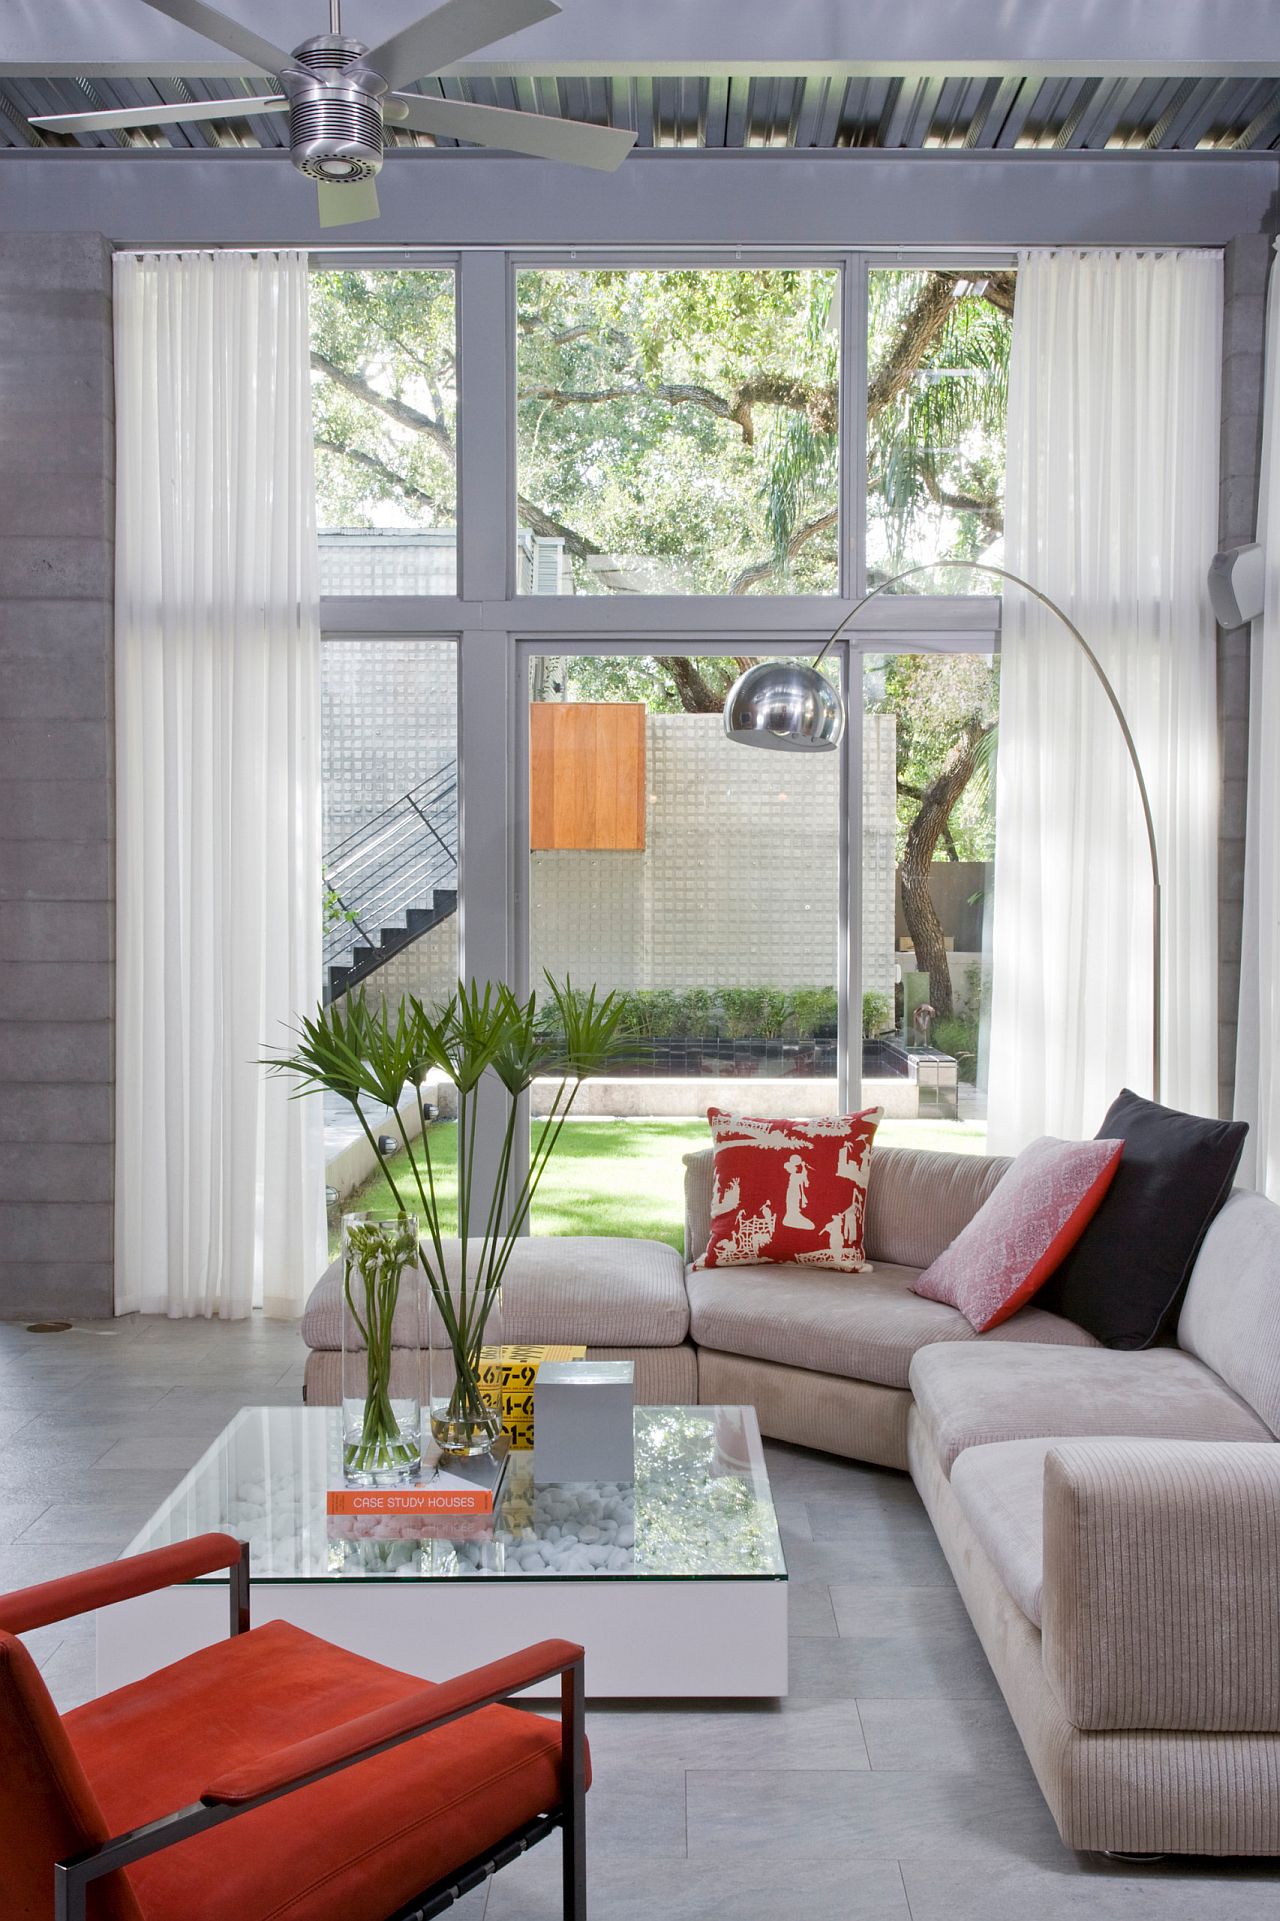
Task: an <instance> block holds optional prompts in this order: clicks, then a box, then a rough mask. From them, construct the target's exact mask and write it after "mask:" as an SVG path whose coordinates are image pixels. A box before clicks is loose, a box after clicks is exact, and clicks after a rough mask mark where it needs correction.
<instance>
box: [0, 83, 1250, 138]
mask: <svg viewBox="0 0 1280 1921" xmlns="http://www.w3.org/2000/svg"><path fill="white" fill-rule="evenodd" d="M252 90H253V89H252V88H251V85H250V83H248V82H246V81H244V80H242V79H236V80H232V79H228V80H220V79H188V80H176V79H172V78H166V77H165V76H164V75H156V76H148V77H146V78H139V79H132V80H125V79H120V78H110V79H108V78H103V77H94V78H81V79H67V78H62V79H43V80H41V79H26V78H23V79H17V78H12V77H7V78H5V79H4V80H3V82H0V145H3V146H8V147H19V146H48V147H80V148H83V149H85V150H87V151H91V150H94V149H101V148H103V147H182V148H194V149H197V150H203V151H206V152H208V153H210V154H216V153H217V152H218V151H219V149H223V148H236V147H259V146H260V147H275V148H279V147H283V146H285V145H287V140H288V120H287V117H286V116H285V115H279V116H270V115H269V116H266V117H259V118H257V119H254V120H248V121H241V120H229V121H225V122H204V123H194V124H187V125H184V124H183V123H181V122H179V123H178V124H177V125H175V126H172V127H167V128H161V127H152V128H147V129H145V130H138V131H125V132H121V133H86V134H84V135H75V136H73V135H66V134H53V133H38V132H36V131H35V130H34V129H33V128H30V127H28V126H27V117H28V115H31V114H49V113H74V112H77V111H78V112H85V113H87V112H90V111H92V110H93V109H95V108H98V109H107V108H115V107H128V106H141V105H147V106H154V105H156V104H157V103H159V102H162V101H175V100H216V99H218V98H230V97H232V96H233V95H236V94H247V93H249V92H250V91H252ZM420 91H422V92H423V93H428V94H443V95H445V96H446V97H447V98H449V99H453V100H474V101H478V102H481V103H483V104H487V105H491V106H501V107H519V108H522V109H524V110H525V111H526V112H538V113H546V114H551V115H563V116H565V117H567V118H569V119H581V120H592V121H596V122H597V123H600V124H603V125H612V126H619V127H634V128H635V129H636V132H637V134H638V136H639V145H640V146H642V147H705V148H729V149H734V148H743V147H797V148H833V147H873V148H880V149H882V150H895V149H896V150H908V151H909V150H919V149H921V148H926V147H927V148H948V149H951V150H953V151H964V150H966V149H967V150H970V151H978V150H982V149H984V148H996V149H1000V150H1005V151H1007V150H1009V149H1013V148H1025V149H1039V150H1041V151H1046V150H1048V151H1058V152H1063V151H1081V152H1093V151H1097V150H1099V149H1102V148H1113V149H1127V150H1129V151H1131V152H1132V151H1143V150H1145V151H1149V152H1162V153H1170V152H1179V153H1186V152H1188V151H1229V152H1236V153H1239V152H1248V151H1257V152H1259V153H1261V152H1266V151H1275V150H1276V149H1277V148H1280V76H1278V77H1276V78H1266V79H1257V78H1254V79H1247V78H1240V77H1233V78H1214V77H1208V78H1199V79H1185V78H1179V77H1178V76H1177V75H1169V76H1168V77H1166V78H1162V79H1161V78H1151V77H1147V78H1141V79H1139V78H1133V79H1124V78H1116V77H1114V76H1112V77H1109V78H1106V79H1099V78H1096V77H1095V78H1089V77H1087V76H1083V77H1080V78H1076V79H1064V78H1062V77H1060V76H1055V77H1050V78H1046V77H1045V76H1044V75H1041V74H1034V73H1028V74H1022V75H1017V76H1009V77H994V76H989V77H985V78H984V77H981V76H975V77H973V78H962V77H961V78H957V77H949V78H943V77H942V76H939V75H919V76H917V75H911V76H903V77H899V78H896V79H895V78H888V77H884V76H877V77H870V76H868V75H866V74H849V75H844V76H840V75H836V76H835V77H828V78H813V77H797V76H779V77H777V78H767V77H761V76H758V75H757V76H753V77H745V76H744V77H742V78H716V77H712V78H707V77H705V76H702V77H700V76H697V75H693V76H690V77H689V78H687V79H682V78H672V77H656V78H653V79H637V78H633V77H626V78H621V77H620V78H614V79H610V78H567V79H554V78H538V77H529V76H516V77H513V78H493V79H488V78H479V77H476V78H471V77H468V78H465V79H452V78H450V79H443V80H428V81H423V82H422V83H421V88H420ZM389 134H390V142H391V144H393V145H396V146H404V145H413V146H430V145H431V144H432V143H431V141H430V139H429V137H428V136H427V135H424V134H406V133H403V132H400V131H398V130H389ZM439 144H440V145H442V146H445V145H454V144H456V143H454V142H451V141H450V142H446V141H441V142H440V143H439Z"/></svg>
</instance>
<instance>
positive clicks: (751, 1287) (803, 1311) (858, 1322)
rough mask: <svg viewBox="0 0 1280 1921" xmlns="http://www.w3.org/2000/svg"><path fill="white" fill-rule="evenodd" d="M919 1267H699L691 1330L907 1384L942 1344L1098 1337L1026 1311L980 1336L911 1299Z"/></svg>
mask: <svg viewBox="0 0 1280 1921" xmlns="http://www.w3.org/2000/svg"><path fill="white" fill-rule="evenodd" d="M918 1277H919V1269H918V1268H914V1267H894V1266H893V1265H891V1264H890V1263H888V1262H877V1263H876V1265H875V1266H874V1267H873V1268H865V1269H864V1270H863V1272H862V1273H861V1274H838V1273H829V1272H823V1270H822V1269H820V1268H811V1267H774V1266H771V1265H767V1266H763V1267H730V1268H691V1269H690V1270H689V1274H688V1286H689V1308H690V1325H691V1328H692V1331H693V1338H694V1340H695V1341H696V1342H697V1344H698V1346H699V1347H710V1348H715V1349H716V1350H717V1351H718V1352H720V1353H722V1354H743V1355H747V1356H749V1357H750V1358H751V1359H752V1360H757V1361H780V1362H782V1363H783V1364H784V1365H785V1366H788V1367H805V1368H810V1369H812V1370H813V1371H814V1372H816V1373H819V1374H838V1375H843V1376H845V1377H846V1378H847V1379H849V1380H854V1381H874V1382H876V1383H877V1384H878V1385H880V1386H882V1387H906V1385H907V1376H908V1372H909V1370H910V1367H911V1359H912V1356H913V1355H914V1354H915V1353H916V1352H917V1351H918V1350H919V1349H920V1348H922V1347H927V1346H928V1345H929V1344H930V1343H931V1342H933V1341H965V1342H969V1341H977V1340H979V1339H980V1340H982V1341H983V1342H987V1341H1004V1342H1009V1341H1055V1342H1056V1341H1065V1342H1074V1343H1082V1344H1085V1345H1087V1344H1089V1343H1090V1341H1091V1340H1092V1336H1091V1335H1088V1334H1086V1333H1085V1331H1084V1329H1083V1328H1080V1327H1076V1326H1075V1324H1074V1323H1073V1322H1071V1321H1064V1320H1061V1319H1060V1318H1059V1317H1058V1316H1057V1315H1055V1314H1046V1313H1044V1312H1043V1311H1042V1310H1041V1309H1040V1308H1038V1307H1024V1308H1023V1309H1022V1311H1021V1313H1019V1314H1015V1315H1014V1316H1013V1318H1012V1319H1011V1320H1008V1321H1005V1322H1003V1323H1002V1325H1001V1326H999V1327H997V1328H993V1329H992V1331H991V1332H990V1333H989V1334H984V1335H981V1336H979V1335H977V1334H975V1333H974V1331H973V1329H972V1328H971V1327H970V1325H969V1323H968V1321H966V1320H965V1318H964V1315H963V1314H960V1313H958V1312H957V1310H956V1309H955V1308H954V1307H945V1306H943V1304H942V1303H941V1302H939V1301H925V1300H922V1299H921V1298H920V1296H919V1295H918V1294H913V1293H912V1291H911V1290H912V1287H913V1285H914V1283H915V1281H916V1280H917V1279H918Z"/></svg>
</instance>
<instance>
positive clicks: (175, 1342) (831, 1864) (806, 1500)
mask: <svg viewBox="0 0 1280 1921" xmlns="http://www.w3.org/2000/svg"><path fill="white" fill-rule="evenodd" d="M302 1366H303V1349H302V1344H301V1341H300V1338H299V1336H298V1334H297V1331H296V1329H294V1328H293V1327H289V1326H282V1325H279V1324H272V1323H270V1322H264V1321H263V1320H262V1319H261V1317H260V1316H255V1317H254V1318H253V1319H252V1320H250V1321H244V1322H238V1323H234V1324H230V1325H224V1324H221V1323H216V1322H215V1323H207V1322H203V1321H189V1322H173V1321H166V1320H157V1319H146V1320H142V1319H139V1318H136V1317H134V1318H131V1319H129V1320H125V1321H118V1322H114V1323H110V1324H105V1325H97V1326H92V1327H87V1328H84V1329H77V1330H74V1331H73V1332H71V1333H68V1334H59V1335H33V1334H28V1333H27V1332H26V1331H25V1330H23V1329H21V1328H17V1327H5V1326H0V1591H3V1589H7V1588H13V1587H19V1586H23V1585H25V1584H26V1583H28V1582H32V1581H37V1580H41V1579H44V1578H47V1577H48V1576H50V1575H53V1574H62V1573H70V1572H72V1571H73V1570H74V1569H77V1568H81V1567H86V1566H90V1565H92V1564H93V1563H95V1562H98V1561H102V1560H106V1559H109V1558H111V1557H112V1556H114V1555H115V1554H117V1553H118V1552H119V1551H120V1550H121V1549H122V1548H123V1547H124V1546H125V1545H126V1543H127V1542H128V1541H129V1539H130V1538H131V1537H132V1535H133V1534H134V1533H135V1532H136V1531H137V1529H138V1528H139V1527H140V1525H141V1524H142V1522H143V1521H144V1520H146V1518H147V1516H148V1515H149V1514H150V1513H151V1511H152V1510H153V1509H154V1508H155V1507H156V1506H157V1505H158V1503H159V1502H160V1500H161V1499H162V1498H163V1496H164V1495H165V1494H167V1493H168V1492H169V1490H170V1489H171V1487H172V1486H173V1484H174V1482H175V1480H176V1479H177V1477H178V1476H179V1474H180V1473H181V1472H182V1470H183V1469H185V1468H186V1467H187V1466H189V1465H190V1464H191V1463H192V1462H193V1461H194V1460H195V1459H196V1458H197V1457H198V1456H199V1454H200V1453H202V1452H203V1450H204V1448H205V1447H206V1446H207V1445H208V1444H209V1442H210V1441H212V1440H213V1439H214V1437H215V1436H216V1434H217V1433H218V1432H219V1430H220V1429H221V1428H222V1427H223V1426H225V1424H226V1423H227V1422H228V1421H229V1420H230V1419H231V1417H232V1415H233V1414H234V1413H235V1412H236V1410H237V1408H238V1407H240V1406H241V1405H242V1404H244V1403H258V1404H261V1403H264V1402H292V1401H294V1400H296V1399H297V1397H298V1395H299V1394H300V1392H301V1385H302ZM768 1457H769V1468H770V1473H771V1476H772V1479H773V1486H774V1492H775V1497H776V1500H777V1504H778V1512H779V1518H780V1520H781V1523H782V1527H783V1537H784V1542H785V1546H786V1551H787V1561H788V1566H789V1568H790V1572H791V1597H790V1598H791V1621H792V1642H791V1649H792V1675H791V1679H792V1691H791V1694H790V1696H789V1698H788V1699H787V1700H786V1701H785V1702H783V1703H780V1704H778V1705H776V1706H770V1705H763V1706H762V1705H741V1706H738V1705H729V1706H723V1705H712V1704H699V1703H688V1702H685V1703H681V1704H678V1705H674V1706H672V1707H669V1708H649V1707H645V1708H635V1707H613V1708H593V1709H592V1710H591V1712H590V1713H589V1717H588V1731H589V1734H590V1738H591V1743H592V1750H593V1756H594V1766H595V1777H596V1778H595V1785H594V1787H593V1789H592V1791H591V1794H590V1797H589V1800H588V1837H589V1841H588V1845H589V1873H590V1889H591V1895H590V1914H591V1917H592V1921H713V1918H718V1917H722V1916H728V1917H732V1921H776V1918H777V1917H780V1916H782V1915H792V1914H795V1915H799V1916H803V1917H804V1921H1113V1918H1114V1921H1141V1918H1142V1917H1146V1916H1148V1915H1157V1914H1158V1915H1159V1916H1160V1921H1205V1918H1206V1917H1212V1921H1274V1917H1275V1916H1276V1915H1277V1913H1280V1864H1277V1865H1275V1866H1271V1865H1268V1864H1265V1863H1263V1864H1256V1863H1255V1864H1249V1863H1226V1864H1224V1863H1214V1862H1207V1861H1199V1862H1186V1863H1177V1864H1170V1865H1164V1866H1160V1867H1157V1868H1143V1869H1137V1868H1134V1867H1131V1866H1124V1865H1119V1864H1112V1863H1108V1862H1105V1861H1101V1860H1099V1859H1097V1858H1096V1857H1093V1856H1086V1855H1078V1854H1075V1853H1072V1852H1071V1851H1069V1850H1068V1849H1065V1848H1064V1847H1063V1846H1062V1844H1061V1842H1060V1841H1059V1839H1058V1836H1057V1832H1056V1830H1055V1828H1054V1825H1053V1822H1052V1820H1051V1818H1050V1816H1049V1813H1048V1811H1047V1809H1046V1808H1045V1805H1044V1802H1043V1800H1042V1799H1041V1796H1040V1792H1039V1789H1038V1788H1037V1786H1036V1784H1035V1781H1034V1779H1033V1777H1032V1774H1031V1770H1030V1768H1029V1766H1028V1765H1027V1762H1026V1759H1025V1757H1024V1755H1023V1752H1022V1748H1021V1744H1020V1743H1019V1741H1018V1737H1017V1735H1016V1733H1015V1732H1014V1729H1013V1726H1012V1723H1011V1722H1010V1720H1009V1717H1008V1714H1007V1713H1006V1711H1005V1708H1004V1704H1003V1702H1002V1700H1001V1698H1000V1694H999V1691H998V1689H997V1688H996V1685H995V1682H994V1681H993V1680H992V1678H991V1675H990V1672H989V1670H988V1668H987V1665H986V1661H985V1659H984V1657H983V1654H982V1650H981V1648H980V1647H979V1646H978V1643H977V1640H976V1638H975V1636H974V1634H973V1632H972V1630H971V1628H970V1627H969V1624H968V1619H967V1617H966V1615H965V1612H964V1608H963V1606H962V1605H961V1602H960V1599H959V1596H958V1595H957V1593H956V1591H955V1587H954V1585H953V1583H952V1581H951V1576H950V1574H949V1572H948V1569H947V1565H946V1562H945V1560H944V1559H943V1556H942V1553H941V1551H940V1549H939V1548H938V1547H937V1545H936V1543H935V1542H934V1539H933V1535H932V1532H931V1530H930V1527H929V1524H928V1521H927V1520H926V1518H925V1514H924V1510H923V1508H922V1507H921V1506H920V1503H919V1501H918V1500H917V1498H916V1495H915V1491H914V1489H913V1488H912V1486H911V1483H910V1481H909V1480H908V1479H907V1478H906V1477H905V1476H904V1475H900V1474H893V1473H889V1472H885V1471H881V1470H879V1469H874V1468H868V1467H861V1466H858V1465H856V1464H853V1463H850V1462H844V1461H836V1460H832V1459H830V1458H828V1457H826V1456H823V1455H819V1454H811V1453H808V1452H806V1451H804V1450H803V1449H799V1448H789V1447H781V1446H775V1445H772V1444H770V1445H769V1448H768ZM26 1638H27V1642H28V1645H29V1646H30V1648H31V1650H32V1652H33V1654H34V1655H35V1657H36V1659H37V1660H38V1661H39V1663H40V1666H41V1668H42V1669H43V1672H44V1675H45V1679H46V1681H47V1682H48V1685H49V1687H50V1689H51V1691H52V1693H53V1695H54V1698H55V1700H56V1701H57V1702H58V1704H59V1706H60V1707H63V1708H67V1707H71V1706H73V1705H74V1704H75V1703H76V1702H79V1701H83V1700H84V1699H86V1698H87V1697H88V1696H89V1695H90V1694H91V1693H92V1691H93V1638H92V1626H91V1623H90V1622H88V1621H84V1622H76V1623H70V1624H68V1625H66V1626H59V1627H52V1628H47V1629H43V1630H41V1631H40V1632H39V1633H37V1634H32V1635H29V1636H28V1637H26ZM559 1902H560V1894H559V1852H558V1847H557V1844H556V1843H555V1842H554V1841H552V1842H549V1843H547V1844H545V1845H544V1847H543V1848H541V1849H539V1850H537V1851H536V1852H535V1853H534V1854H532V1855H531V1856H530V1857H529V1858H528V1860H526V1861H522V1862H519V1863H517V1864H516V1865H515V1866H514V1867H512V1868H509V1869H507V1870H506V1871H505V1873H503V1874H502V1875H500V1876H499V1877H498V1879H497V1880H496V1881H495V1882H493V1883H492V1884H491V1886H490V1888H488V1889H487V1890H486V1889H482V1890H477V1892H476V1893H475V1894H474V1895H472V1896H469V1897H468V1899H467V1900H466V1901H465V1902H464V1903H462V1904H460V1906H459V1907H458V1908H457V1909H455V1910H454V1912H455V1913H458V1914H459V1915H460V1916H462V1917H464V1921H480V1917H481V1916H486V1917H487V1921H558V1917H559V1914H560V1905H559Z"/></svg>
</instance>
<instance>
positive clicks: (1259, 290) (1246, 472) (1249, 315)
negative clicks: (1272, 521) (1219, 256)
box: [1218, 233, 1271, 1115]
mask: <svg viewBox="0 0 1280 1921" xmlns="http://www.w3.org/2000/svg"><path fill="white" fill-rule="evenodd" d="M1270 262H1271V235H1270V234H1262V233H1249V234H1240V235H1239V236H1238V237H1237V238H1236V239H1234V240H1232V241H1230V242H1229V243H1228V245H1227V248H1226V253H1225V260H1224V269H1225V278H1224V297H1225V305H1224V312H1223V331H1222V446H1221V481H1220V489H1219V507H1218V539H1219V543H1220V544H1221V545H1223V546H1227V545H1238V544H1239V543H1240V542H1241V541H1247V540H1252V539H1253V537H1254V531H1255V528H1256V526H1257V519H1258V475H1259V468H1260V463H1261V449H1262V350H1263V341H1264V338H1265V329H1266V295H1267V275H1268V271H1269V268H1270ZM1218 744H1219V754H1220V757H1221V768H1222V816H1221V822H1222V824H1221V833H1220V838H1219V844H1218V1097H1219V1112H1220V1113H1222V1114H1224V1115H1229V1114H1230V1112H1231V1105H1232V1096H1233V1093H1234V1089H1235V1065H1236V1024H1237V1012H1238V1002H1239V997H1240V925H1241V914H1242V910H1243V905H1244V832H1245V794H1246V772H1247V765H1248V756H1249V629H1248V628H1247V627H1236V628H1233V629H1232V630H1231V632H1230V633H1228V632H1226V631H1224V630H1223V629H1222V628H1219V630H1218Z"/></svg>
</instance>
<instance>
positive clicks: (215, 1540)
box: [0, 1534, 241, 1634]
mask: <svg viewBox="0 0 1280 1921" xmlns="http://www.w3.org/2000/svg"><path fill="white" fill-rule="evenodd" d="M240 1557H241V1545H240V1542H239V1541H237V1540H236V1539H235V1537H234V1536H233V1535H230V1534H197V1535H196V1536H195V1538H194V1539H193V1540H190V1541H178V1542H176V1543H175V1544H174V1545H173V1546H172V1547H158V1548H153V1549H151V1551H150V1552H149V1553H147V1554H130V1555H128V1556H127V1557H126V1559H124V1560H123V1561H110V1562H108V1563H107V1565H106V1566H105V1567H90V1568H85V1570H84V1571H83V1573H81V1574H64V1575H63V1576H62V1577H61V1578H60V1579H59V1580H56V1581H41V1582H40V1584H39V1586H38V1587H28V1588H20V1589H19V1590H18V1592H17V1593H16V1594H5V1595H0V1629H3V1630H4V1632H5V1633H6V1634H29V1633H30V1632H31V1630H32V1628H43V1627H48V1626H49V1625H50V1624H51V1623H52V1622H54V1621H67V1620H70V1619H71V1617H72V1616H73V1615H76V1614H91V1613H92V1612H93V1611H94V1609H95V1608H102V1607H110V1606H111V1605H112V1603H113V1602H115V1601H132V1600H135V1599H136V1597H137V1596H138V1595H139V1594H154V1593H155V1592H156V1590H157V1589H158V1588H166V1587H173V1586H174V1584H175V1583H176V1582H178V1581H194V1580H195V1579H196V1577H197V1575H201V1574H216V1573H217V1572H218V1570H219V1569H220V1568H233V1567H238V1566H239V1565H240Z"/></svg>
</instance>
